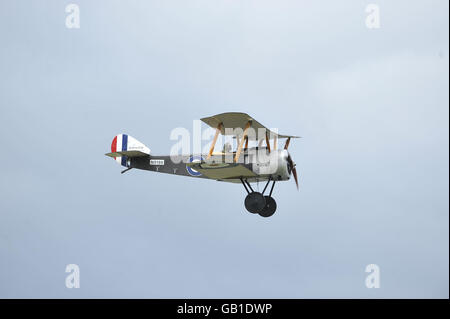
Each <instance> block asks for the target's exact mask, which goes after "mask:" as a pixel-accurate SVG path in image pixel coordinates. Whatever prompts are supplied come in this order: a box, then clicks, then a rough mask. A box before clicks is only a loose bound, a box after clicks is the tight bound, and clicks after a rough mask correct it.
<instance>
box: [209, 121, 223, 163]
mask: <svg viewBox="0 0 450 319" xmlns="http://www.w3.org/2000/svg"><path fill="white" fill-rule="evenodd" d="M221 129H222V123H219V125H218V126H217V128H216V135H214V139H213V142H212V144H211V148H210V149H209V153H208V156H207V157H206V159H209V158H210V157H211V155H212V153H213V151H214V147H215V146H216V142H217V138H218V137H219V134H220V131H221Z"/></svg>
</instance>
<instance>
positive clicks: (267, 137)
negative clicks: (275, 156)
mask: <svg viewBox="0 0 450 319" xmlns="http://www.w3.org/2000/svg"><path fill="white" fill-rule="evenodd" d="M266 144H267V149H268V150H269V153H270V142H269V133H267V131H266Z"/></svg>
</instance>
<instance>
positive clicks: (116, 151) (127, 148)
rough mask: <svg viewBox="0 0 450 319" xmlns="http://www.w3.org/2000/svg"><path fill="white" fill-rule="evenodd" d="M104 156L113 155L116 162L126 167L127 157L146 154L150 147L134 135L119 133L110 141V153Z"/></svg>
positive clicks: (148, 152) (148, 153)
mask: <svg viewBox="0 0 450 319" xmlns="http://www.w3.org/2000/svg"><path fill="white" fill-rule="evenodd" d="M105 155H106V156H110V157H113V158H114V159H115V160H116V162H117V163H119V164H120V165H122V166H125V167H128V163H127V159H128V158H131V157H139V156H148V155H150V149H149V148H148V147H147V146H145V145H144V144H142V143H141V142H139V141H138V140H137V139H135V138H134V137H131V136H129V135H127V134H119V135H117V136H115V137H114V139H113V141H112V143H111V153H106V154H105Z"/></svg>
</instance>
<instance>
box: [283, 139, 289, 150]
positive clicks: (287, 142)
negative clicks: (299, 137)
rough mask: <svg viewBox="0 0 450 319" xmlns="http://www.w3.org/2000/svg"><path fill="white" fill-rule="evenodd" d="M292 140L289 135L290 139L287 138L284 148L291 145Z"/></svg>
mask: <svg viewBox="0 0 450 319" xmlns="http://www.w3.org/2000/svg"><path fill="white" fill-rule="evenodd" d="M290 141H291V138H290V137H288V139H287V140H286V144H284V149H285V150H287V149H288V147H289V142H290Z"/></svg>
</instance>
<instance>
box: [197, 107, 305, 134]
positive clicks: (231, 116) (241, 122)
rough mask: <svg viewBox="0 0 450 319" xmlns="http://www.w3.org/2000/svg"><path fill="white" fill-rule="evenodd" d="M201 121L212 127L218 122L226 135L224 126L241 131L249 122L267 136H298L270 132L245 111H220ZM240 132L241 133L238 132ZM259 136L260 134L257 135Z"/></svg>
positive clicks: (222, 132)
mask: <svg viewBox="0 0 450 319" xmlns="http://www.w3.org/2000/svg"><path fill="white" fill-rule="evenodd" d="M201 120H202V121H203V122H205V123H206V124H208V125H209V126H211V127H212V128H218V127H219V124H222V125H221V126H220V133H221V134H222V135H226V132H225V128H233V129H235V128H241V129H242V131H243V130H245V128H246V126H247V123H248V122H250V123H251V124H250V127H251V128H253V129H254V130H255V131H256V132H257V133H259V130H263V131H264V132H265V133H266V134H267V135H268V136H269V138H274V137H278V138H298V137H299V136H292V135H283V134H277V133H275V132H272V131H271V130H269V129H268V128H267V127H265V126H264V125H262V124H261V123H259V122H258V121H257V120H255V119H254V118H252V117H251V116H250V115H248V114H246V113H239V112H228V113H222V114H217V115H213V116H210V117H204V118H202V119H201ZM240 134H242V133H240ZM228 135H236V132H232V133H228ZM249 138H252V136H249ZM253 138H254V139H256V138H257V137H253ZM259 138H261V136H260V137H259Z"/></svg>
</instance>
